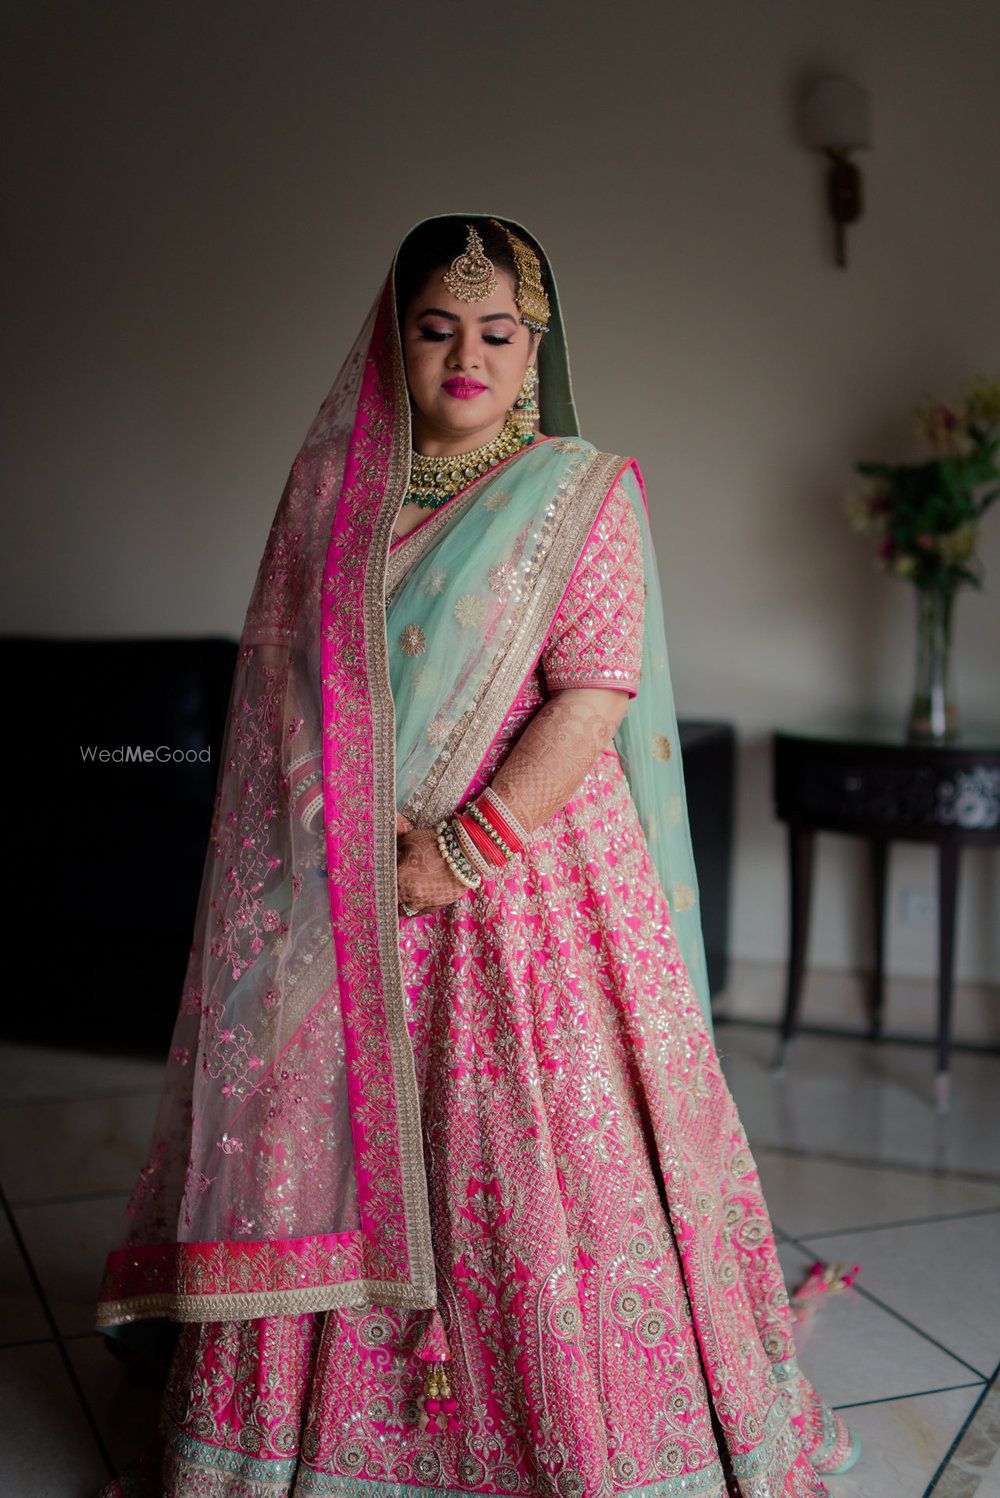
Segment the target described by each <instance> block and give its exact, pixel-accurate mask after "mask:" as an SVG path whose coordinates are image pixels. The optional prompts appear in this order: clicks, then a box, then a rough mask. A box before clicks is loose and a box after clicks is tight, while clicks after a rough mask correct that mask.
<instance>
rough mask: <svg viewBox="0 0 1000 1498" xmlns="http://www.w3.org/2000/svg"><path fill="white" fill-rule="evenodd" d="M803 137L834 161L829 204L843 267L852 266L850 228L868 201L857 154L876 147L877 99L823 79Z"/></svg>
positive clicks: (808, 103) (808, 100)
mask: <svg viewBox="0 0 1000 1498" xmlns="http://www.w3.org/2000/svg"><path fill="white" fill-rule="evenodd" d="M802 133H803V135H804V137H805V142H806V145H807V146H808V147H809V148H810V150H813V151H823V152H824V153H825V155H826V156H828V157H829V160H830V168H829V172H828V174H827V183H826V186H827V206H828V207H829V210H830V216H831V217H832V219H833V224H834V233H835V235H836V240H835V243H836V255H837V264H838V265H839V266H846V264H847V232H846V231H847V225H848V224H853V223H855V222H856V220H857V219H859V218H860V217H861V211H862V208H863V206H864V197H863V193H862V187H861V173H860V171H859V170H858V168H857V167H856V166H855V164H854V162H853V161H852V160H851V156H850V153H851V152H852V151H859V150H863V149H864V148H865V147H866V146H870V145H871V100H870V98H869V97H868V95H867V94H866V93H865V91H864V89H863V88H860V87H859V86H858V84H856V83H852V82H851V81H850V79H848V78H820V79H818V80H817V81H816V83H814V84H813V85H812V87H811V88H810V89H809V90H808V92H807V93H806V95H805V98H804V99H803V103H802Z"/></svg>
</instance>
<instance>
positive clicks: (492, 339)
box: [420, 328, 514, 348]
mask: <svg viewBox="0 0 1000 1498" xmlns="http://www.w3.org/2000/svg"><path fill="white" fill-rule="evenodd" d="M420 336H421V338H426V339H427V341H428V342H429V343H440V342H441V340H442V339H444V338H450V337H451V334H450V333H439V332H437V330H436V329H434V328H421V329H420ZM483 338H484V340H485V342H486V343H489V344H492V345H493V347H494V348H499V347H500V346H501V345H503V344H508V343H513V342H514V340H513V338H501V337H499V335H498V334H496V333H484V334H483Z"/></svg>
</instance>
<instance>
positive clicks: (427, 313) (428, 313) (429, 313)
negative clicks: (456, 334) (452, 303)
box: [417, 307, 517, 323]
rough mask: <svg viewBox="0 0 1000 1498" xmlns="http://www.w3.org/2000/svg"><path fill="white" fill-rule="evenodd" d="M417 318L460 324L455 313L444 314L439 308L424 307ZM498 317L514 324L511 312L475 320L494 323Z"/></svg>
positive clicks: (488, 314)
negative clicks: (442, 319)
mask: <svg viewBox="0 0 1000 1498" xmlns="http://www.w3.org/2000/svg"><path fill="white" fill-rule="evenodd" d="M417 316H418V317H446V318H447V319H448V321H449V322H460V321H461V319H460V317H459V316H458V313H457V312H444V311H442V309H441V308H440V307H425V308H424V310H423V311H422V312H418V313H417ZM498 317H505V318H506V319H507V321H508V322H512V323H516V322H517V318H516V317H515V316H514V314H513V313H512V312H487V313H486V315H485V317H480V318H477V319H476V321H477V322H495V321H496V319H497V318H498Z"/></svg>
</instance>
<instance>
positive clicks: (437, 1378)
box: [416, 1306, 462, 1431]
mask: <svg viewBox="0 0 1000 1498" xmlns="http://www.w3.org/2000/svg"><path fill="white" fill-rule="evenodd" d="M416 1355H417V1357H418V1358H420V1360H421V1361H422V1362H424V1363H426V1364H427V1369H426V1372H425V1373H424V1388H423V1393H422V1394H420V1395H418V1397H417V1404H418V1405H419V1407H420V1420H419V1429H420V1430H421V1431H424V1430H428V1429H434V1430H461V1428H462V1422H461V1421H460V1420H459V1418H458V1415H457V1413H456V1412H457V1410H458V1400H457V1399H456V1398H455V1397H454V1395H453V1394H452V1392H451V1385H450V1383H449V1382H448V1374H447V1372H446V1371H445V1367H444V1364H445V1363H446V1362H448V1361H449V1359H450V1358H451V1348H450V1347H449V1345H448V1335H447V1333H446V1331H445V1329H444V1322H443V1321H442V1320H441V1313H440V1312H439V1311H438V1309H437V1307H436V1306H435V1308H434V1310H433V1311H432V1312H431V1314H430V1317H429V1319H428V1322H427V1325H426V1326H425V1328H424V1331H423V1334H422V1336H421V1338H420V1341H419V1342H418V1343H417V1347H416Z"/></svg>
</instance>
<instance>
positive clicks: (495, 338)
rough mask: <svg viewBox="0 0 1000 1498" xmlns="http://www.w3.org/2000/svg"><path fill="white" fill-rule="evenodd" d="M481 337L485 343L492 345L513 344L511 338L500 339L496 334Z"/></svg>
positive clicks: (486, 334)
mask: <svg viewBox="0 0 1000 1498" xmlns="http://www.w3.org/2000/svg"><path fill="white" fill-rule="evenodd" d="M483 337H484V339H485V340H486V342H487V343H493V344H498V343H513V342H514V340H513V338H501V337H499V335H498V334H496V333H484V334H483Z"/></svg>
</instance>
